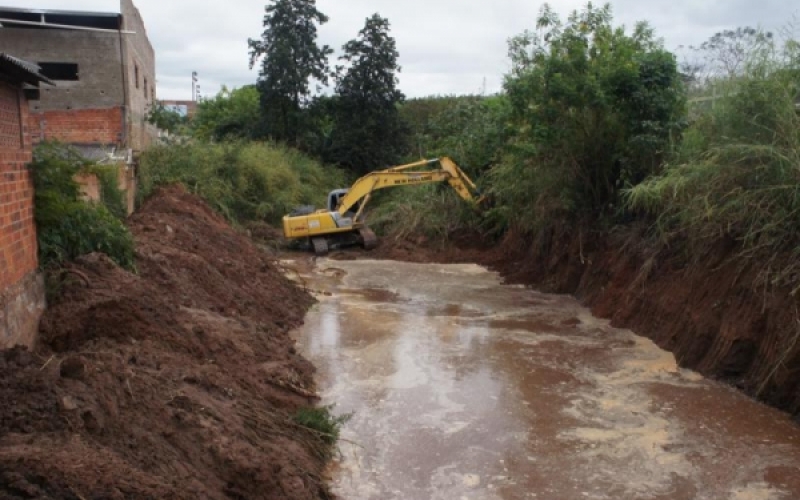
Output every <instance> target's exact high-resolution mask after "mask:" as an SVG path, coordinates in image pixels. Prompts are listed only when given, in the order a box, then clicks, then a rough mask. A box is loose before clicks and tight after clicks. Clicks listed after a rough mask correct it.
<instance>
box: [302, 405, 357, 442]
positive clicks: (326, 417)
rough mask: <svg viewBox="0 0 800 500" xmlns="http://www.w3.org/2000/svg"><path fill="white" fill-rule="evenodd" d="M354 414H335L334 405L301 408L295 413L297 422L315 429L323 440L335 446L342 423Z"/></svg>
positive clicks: (307, 427)
mask: <svg viewBox="0 0 800 500" xmlns="http://www.w3.org/2000/svg"><path fill="white" fill-rule="evenodd" d="M352 416H353V415H352V414H351V413H348V414H345V415H340V416H338V417H337V416H334V415H333V406H320V407H317V408H300V409H299V410H297V413H295V414H294V417H293V420H294V422H295V423H296V424H298V425H299V426H301V427H305V428H306V429H310V430H312V431H314V432H315V433H316V434H318V435H319V437H320V438H321V439H322V441H323V442H325V443H326V444H328V445H330V446H333V445H334V444H336V441H338V440H339V433H340V431H341V428H342V425H344V424H345V423H347V421H348V420H350V419H351V418H352Z"/></svg>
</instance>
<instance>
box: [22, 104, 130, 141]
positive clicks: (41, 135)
mask: <svg viewBox="0 0 800 500" xmlns="http://www.w3.org/2000/svg"><path fill="white" fill-rule="evenodd" d="M28 123H29V128H30V132H31V136H32V139H33V142H34V143H39V142H41V141H43V140H57V141H60V142H66V143H69V144H103V145H116V144H120V143H122V142H123V134H124V133H123V128H124V124H125V118H124V113H123V108H122V107H121V106H116V107H113V108H106V109H81V110H72V111H45V112H36V113H31V114H30V118H29V120H28Z"/></svg>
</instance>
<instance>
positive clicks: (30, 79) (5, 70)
mask: <svg viewBox="0 0 800 500" xmlns="http://www.w3.org/2000/svg"><path fill="white" fill-rule="evenodd" d="M0 79H3V80H10V81H11V82H13V83H28V84H31V85H37V86H38V84H39V83H41V82H45V83H49V84H50V85H55V84H54V83H53V81H52V80H50V79H49V78H47V77H46V76H44V75H43V74H42V69H41V68H40V67H39V65H38V64H34V63H32V62H29V61H25V60H23V59H19V58H17V57H14V56H11V55H8V54H6V53H3V52H0Z"/></svg>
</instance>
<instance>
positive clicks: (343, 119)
mask: <svg viewBox="0 0 800 500" xmlns="http://www.w3.org/2000/svg"><path fill="white" fill-rule="evenodd" d="M343 49H344V55H343V56H342V57H340V60H342V61H345V62H346V63H347V65H346V66H347V67H346V69H345V68H339V70H340V76H339V77H338V81H337V84H336V100H335V105H334V107H335V124H334V128H333V131H332V133H331V135H332V139H331V144H332V146H331V149H330V151H329V155H328V158H326V160H328V161H332V162H334V163H337V164H339V165H342V166H345V167H348V168H350V169H352V170H354V171H356V172H357V173H365V172H367V171H370V170H373V169H375V168H378V167H383V166H387V165H391V164H395V163H397V161H399V159H400V157H401V155H402V153H403V151H404V148H405V142H406V137H407V130H406V127H405V126H404V124H403V121H402V120H401V118H400V112H399V110H398V105H399V104H400V103H401V102H402V101H403V99H404V98H405V96H404V95H403V93H402V92H400V90H398V88H397V83H398V81H397V76H396V74H397V72H399V71H400V66H398V64H397V58H398V55H399V54H398V52H397V46H396V44H395V40H394V38H392V37H391V36H390V35H389V20H388V19H386V18H383V17H381V16H380V15H378V14H374V15H373V16H372V17H369V18H367V20H366V23H365V25H364V28H362V29H361V31H359V33H358V38H356V39H354V40H351V41H349V42H347V43H346V44H345V45H344V47H343ZM342 71H343V73H342Z"/></svg>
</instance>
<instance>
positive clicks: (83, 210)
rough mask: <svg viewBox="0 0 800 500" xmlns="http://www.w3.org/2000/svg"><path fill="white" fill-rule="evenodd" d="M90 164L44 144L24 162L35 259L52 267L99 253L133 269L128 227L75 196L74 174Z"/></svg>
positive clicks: (101, 207) (88, 168)
mask: <svg viewBox="0 0 800 500" xmlns="http://www.w3.org/2000/svg"><path fill="white" fill-rule="evenodd" d="M91 168H92V165H91V163H89V162H87V161H86V160H85V159H84V158H83V157H82V156H81V155H80V154H79V153H77V152H76V151H75V150H73V149H71V148H68V147H66V146H63V145H59V144H53V143H46V144H42V145H40V146H39V147H37V149H36V151H35V152H34V160H33V163H31V165H30V170H31V173H32V175H33V181H34V185H35V188H36V189H35V199H34V203H35V210H34V218H35V220H36V227H37V232H38V238H39V263H40V265H41V266H42V268H44V269H55V268H58V267H60V265H61V264H62V263H63V262H65V261H68V260H72V259H74V258H76V257H78V256H80V255H84V254H87V253H91V252H102V253H104V254H106V255H108V256H109V257H110V258H111V259H112V260H113V261H114V262H116V263H117V264H119V265H120V266H122V267H125V268H127V269H133V268H134V242H133V236H132V235H131V233H130V231H128V228H127V227H126V226H125V225H124V224H123V223H122V221H121V220H120V219H119V218H118V217H116V216H115V215H114V214H112V213H111V212H110V211H109V210H108V208H106V207H105V206H104V205H102V204H94V203H87V202H84V201H82V200H81V193H80V188H79V186H78V183H77V182H76V181H75V175H77V174H79V173H82V172H88V171H91Z"/></svg>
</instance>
